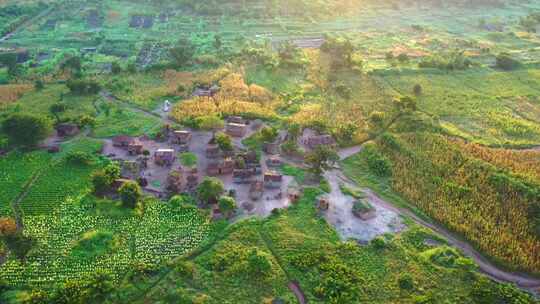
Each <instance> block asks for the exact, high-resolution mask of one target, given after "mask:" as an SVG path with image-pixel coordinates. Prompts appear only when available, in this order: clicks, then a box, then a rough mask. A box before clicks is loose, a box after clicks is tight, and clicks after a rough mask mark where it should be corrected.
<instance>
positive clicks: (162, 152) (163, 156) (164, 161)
mask: <svg viewBox="0 0 540 304" xmlns="http://www.w3.org/2000/svg"><path fill="white" fill-rule="evenodd" d="M175 160H176V156H175V152H174V150H173V149H158V150H157V151H156V152H155V153H154V161H155V162H156V164H158V165H160V166H172V164H173V163H174V161H175Z"/></svg>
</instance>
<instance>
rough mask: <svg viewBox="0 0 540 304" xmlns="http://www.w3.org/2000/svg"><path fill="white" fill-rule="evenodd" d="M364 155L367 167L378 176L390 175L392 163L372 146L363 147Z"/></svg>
mask: <svg viewBox="0 0 540 304" xmlns="http://www.w3.org/2000/svg"><path fill="white" fill-rule="evenodd" d="M364 155H365V159H366V162H367V165H368V167H369V169H370V170H371V171H372V172H373V173H375V174H376V175H378V176H381V177H388V176H391V175H392V164H391V163H390V160H389V159H387V158H385V157H384V156H383V155H382V154H381V153H380V152H378V151H377V150H376V148H374V147H373V146H367V147H366V148H365V149H364Z"/></svg>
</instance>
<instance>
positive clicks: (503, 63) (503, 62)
mask: <svg viewBox="0 0 540 304" xmlns="http://www.w3.org/2000/svg"><path fill="white" fill-rule="evenodd" d="M495 65H496V66H497V67H498V68H499V69H502V70H505V71H511V70H514V69H517V68H518V67H519V66H520V65H521V64H520V62H519V61H517V60H516V59H514V58H512V56H510V54H508V53H500V54H499V55H497V57H496V63H495Z"/></svg>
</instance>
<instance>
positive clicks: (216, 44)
mask: <svg viewBox="0 0 540 304" xmlns="http://www.w3.org/2000/svg"><path fill="white" fill-rule="evenodd" d="M213 46H214V48H215V49H216V50H218V51H219V50H220V49H221V47H222V46H223V42H222V41H221V36H220V35H215V36H214V42H213Z"/></svg>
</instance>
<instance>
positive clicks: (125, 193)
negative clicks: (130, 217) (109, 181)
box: [118, 181, 143, 209]
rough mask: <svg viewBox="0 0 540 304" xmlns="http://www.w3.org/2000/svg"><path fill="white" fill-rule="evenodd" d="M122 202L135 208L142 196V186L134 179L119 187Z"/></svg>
mask: <svg viewBox="0 0 540 304" xmlns="http://www.w3.org/2000/svg"><path fill="white" fill-rule="evenodd" d="M118 193H119V194H120V199H121V200H122V204H123V205H124V206H125V207H128V208H132V209H133V208H135V207H136V206H137V203H139V202H140V200H141V198H142V195H143V193H142V190H141V186H139V184H137V183H136V182H134V181H129V182H126V183H124V184H123V185H122V186H121V187H120V188H119V189H118Z"/></svg>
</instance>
